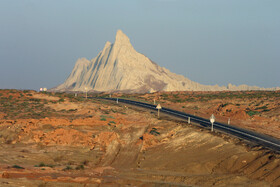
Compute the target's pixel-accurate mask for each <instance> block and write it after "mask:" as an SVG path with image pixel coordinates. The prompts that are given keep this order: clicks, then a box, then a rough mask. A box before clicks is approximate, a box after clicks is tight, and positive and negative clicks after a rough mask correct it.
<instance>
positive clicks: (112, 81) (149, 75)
mask: <svg viewBox="0 0 280 187" xmlns="http://www.w3.org/2000/svg"><path fill="white" fill-rule="evenodd" d="M85 89H87V90H88V91H100V92H104V91H106V92H115V91H121V92H130V93H145V92H155V91H222V90H230V91H236V90H276V89H279V88H268V89H265V88H259V87H257V86H247V85H240V86H235V85H232V84H228V86H227V87H225V86H218V85H215V86H210V85H202V84H199V83H197V82H194V81H191V80H190V79H188V78H186V77H184V76H182V75H177V74H175V73H172V72H170V71H169V70H168V69H166V68H164V67H160V66H158V65H157V64H156V63H154V62H152V61H151V60H150V59H149V58H147V57H146V56H144V55H143V54H140V53H138V52H137V51H136V50H135V49H134V48H133V46H132V45H131V43H130V40H129V38H128V37H127V36H126V35H125V34H124V33H123V32H122V31H121V30H118V31H117V34H116V39H115V42H114V43H113V44H111V43H110V42H106V44H105V46H104V48H103V50H102V51H101V52H100V53H99V54H98V55H97V56H96V57H95V58H93V59H92V60H91V61H89V60H87V59H86V58H80V59H78V60H77V62H76V64H75V67H74V68H73V70H72V72H71V74H70V76H69V77H68V78H67V79H66V81H65V82H64V83H62V84H61V85H59V86H57V87H55V88H53V89H52V90H54V91H85Z"/></svg>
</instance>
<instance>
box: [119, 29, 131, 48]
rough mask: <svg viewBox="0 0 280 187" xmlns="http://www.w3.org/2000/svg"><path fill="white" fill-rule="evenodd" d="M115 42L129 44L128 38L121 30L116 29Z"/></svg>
mask: <svg viewBox="0 0 280 187" xmlns="http://www.w3.org/2000/svg"><path fill="white" fill-rule="evenodd" d="M115 44H120V45H131V44H130V41H129V38H128V37H127V36H126V35H125V34H124V33H123V32H122V31H121V30H118V31H117V34H116V40H115Z"/></svg>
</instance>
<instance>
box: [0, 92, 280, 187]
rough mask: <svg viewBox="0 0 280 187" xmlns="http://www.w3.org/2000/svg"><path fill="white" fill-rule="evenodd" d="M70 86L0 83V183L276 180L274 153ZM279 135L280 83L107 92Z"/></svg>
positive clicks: (279, 168) (278, 162) (278, 159)
mask: <svg viewBox="0 0 280 187" xmlns="http://www.w3.org/2000/svg"><path fill="white" fill-rule="evenodd" d="M88 95H89V96H91V97H93V98H88V99H85V98H84V94H83V93H79V94H78V96H77V97H75V95H74V94H73V93H51V92H40V93H39V92H36V91H30V90H22V91H20V90H0V145H1V148H0V150H1V151H0V186H40V187H44V186H125V185H127V186H279V185H280V155H279V154H278V153H277V152H274V151H272V150H269V149H266V148H263V147H261V146H259V145H256V144H252V143H250V142H247V141H244V140H241V139H239V138H236V137H233V136H230V135H227V134H224V133H221V132H219V131H214V132H211V131H210V130H209V129H208V128H201V127H200V126H198V125H197V124H187V123H186V122H185V121H182V120H180V119H175V118H172V117H170V116H167V115H161V117H160V118H157V113H156V112H154V111H149V110H146V109H142V108H137V107H134V106H130V105H125V104H121V103H115V102H111V101H105V100H102V99H98V98H95V97H107V96H109V94H108V93H102V94H93V93H89V94H88ZM111 96H112V97H117V98H127V99H133V100H139V101H143V102H149V103H153V102H156V103H160V104H161V105H162V106H164V107H169V108H174V109H176V110H180V111H184V112H187V113H190V114H193V115H197V116H201V117H205V118H209V117H210V115H211V114H214V115H215V116H216V119H217V120H218V121H221V122H224V123H228V120H229V119H230V124H229V125H236V126H239V127H242V128H246V129H250V130H253V131H257V132H259V133H263V134H266V135H269V136H273V137H275V138H278V139H279V138H280V135H279V132H280V100H279V99H280V92H279V91H255V92H252V91H251V92H157V93H152V94H123V93H114V94H111Z"/></svg>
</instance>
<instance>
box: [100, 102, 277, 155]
mask: <svg viewBox="0 0 280 187" xmlns="http://www.w3.org/2000/svg"><path fill="white" fill-rule="evenodd" d="M98 99H105V100H112V101H117V100H118V102H122V103H127V104H131V105H135V106H138V107H143V108H147V109H151V110H157V109H156V105H152V104H148V103H143V102H138V101H132V100H127V99H118V98H98ZM161 112H163V113H166V114H169V115H172V116H175V117H179V118H182V119H184V120H188V118H189V117H190V120H191V122H194V123H198V124H200V125H201V126H204V127H211V123H210V121H209V119H205V118H201V117H198V116H194V115H191V114H187V113H184V112H180V111H177V110H172V109H169V108H165V107H162V109H161ZM214 129H217V130H219V131H222V132H225V133H228V134H231V135H234V136H236V137H239V138H242V139H245V140H248V141H250V142H253V143H256V144H258V145H261V146H264V147H266V148H269V149H271V150H273V151H276V152H278V153H280V140H279V139H276V138H272V137H270V136H266V135H263V134H259V133H256V132H253V131H249V130H246V129H242V128H239V127H235V126H230V125H227V124H223V123H219V122H215V123H214Z"/></svg>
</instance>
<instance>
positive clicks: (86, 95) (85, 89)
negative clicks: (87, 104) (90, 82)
mask: <svg viewBox="0 0 280 187" xmlns="http://www.w3.org/2000/svg"><path fill="white" fill-rule="evenodd" d="M85 90H86V99H87V91H88V88H87V87H85Z"/></svg>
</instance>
